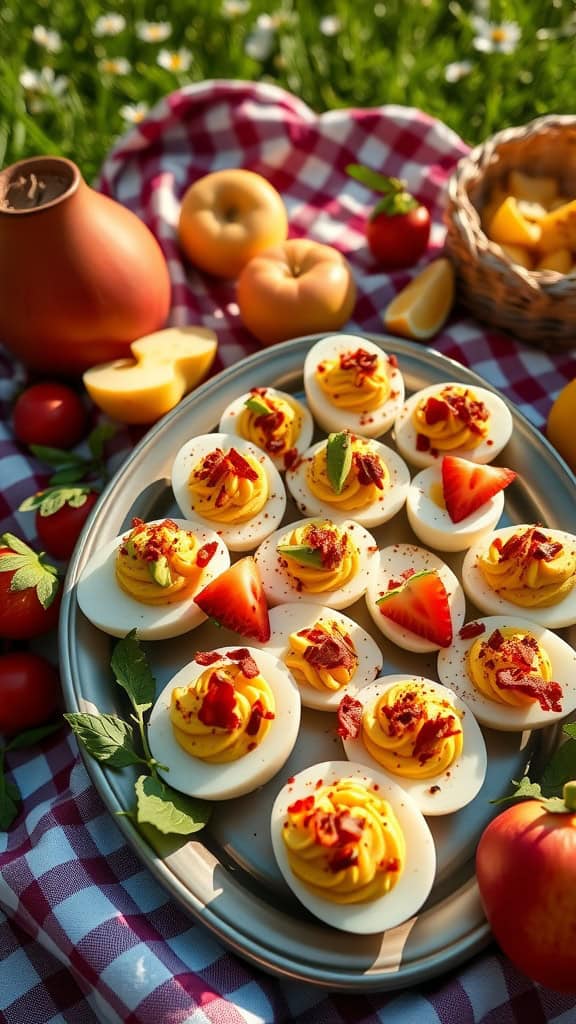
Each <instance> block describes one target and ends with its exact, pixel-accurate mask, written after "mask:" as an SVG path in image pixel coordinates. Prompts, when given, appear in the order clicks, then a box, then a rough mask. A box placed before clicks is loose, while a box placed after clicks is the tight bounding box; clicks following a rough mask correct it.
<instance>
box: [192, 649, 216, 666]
mask: <svg viewBox="0 0 576 1024" xmlns="http://www.w3.org/2000/svg"><path fill="white" fill-rule="evenodd" d="M221 660H222V655H221V654H218V651H197V652H196V654H195V655H194V661H195V662H197V664H198V665H214V663H215V662H216V661H221Z"/></svg>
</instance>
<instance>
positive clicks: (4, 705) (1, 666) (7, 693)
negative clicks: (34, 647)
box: [0, 651, 60, 736]
mask: <svg viewBox="0 0 576 1024" xmlns="http://www.w3.org/2000/svg"><path fill="white" fill-rule="evenodd" d="M59 704H60V677H59V675H58V672H57V671H56V669H55V668H54V666H53V665H51V664H50V662H49V661H47V660H46V658H44V657H42V655H40V654H33V653H32V652H31V651H14V652H13V653H11V654H1V655H0V733H3V734H4V735H5V736H13V735H15V733H18V732H23V731H24V729H33V728H34V727H35V726H37V725H43V724H44V722H46V721H47V720H48V719H49V718H50V717H51V716H52V715H53V714H54V712H55V711H56V709H57V708H58V706H59Z"/></svg>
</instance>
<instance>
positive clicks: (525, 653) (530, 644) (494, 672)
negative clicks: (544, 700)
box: [466, 626, 561, 707]
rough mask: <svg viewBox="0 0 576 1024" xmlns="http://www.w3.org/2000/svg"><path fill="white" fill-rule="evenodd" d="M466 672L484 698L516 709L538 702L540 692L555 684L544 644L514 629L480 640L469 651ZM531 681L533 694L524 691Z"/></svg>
mask: <svg viewBox="0 0 576 1024" xmlns="http://www.w3.org/2000/svg"><path fill="white" fill-rule="evenodd" d="M466 670H467V672H468V675H469V677H470V679H471V681H472V683H473V684H474V686H475V687H476V689H477V690H478V691H479V692H480V693H482V694H483V695H484V697H487V698H488V699H489V700H493V701H496V702H497V703H498V704H508V705H511V706H512V707H527V706H530V705H531V704H534V703H535V702H538V700H539V695H540V697H541V693H540V691H541V690H542V689H543V688H544V689H545V688H546V686H547V684H549V683H551V682H552V665H551V662H550V658H549V657H548V653H547V651H546V650H545V649H544V647H542V644H540V643H539V642H538V640H537V639H536V637H535V636H534V635H533V634H532V633H530V632H529V631H528V630H524V629H516V628H515V627H511V626H506V627H503V628H502V629H497V630H494V632H493V633H491V634H490V636H488V637H478V638H477V639H476V640H475V641H474V643H473V644H472V646H471V647H470V649H469V651H468V654H467V658H466ZM531 680H532V692H531V688H530V685H528V686H525V688H524V689H521V688H520V687H521V686H522V685H523V684H525V683H528V684H530V681H531ZM534 681H535V682H536V686H534ZM554 685H556V686H557V684H553V686H554ZM560 696H561V694H560Z"/></svg>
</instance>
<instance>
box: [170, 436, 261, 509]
mask: <svg viewBox="0 0 576 1024" xmlns="http://www.w3.org/2000/svg"><path fill="white" fill-rule="evenodd" d="M188 488H189V491H190V498H191V501H192V506H193V508H194V511H195V512H197V513H198V515H200V516H202V518H203V519H208V520H210V521H213V522H217V523H245V522H246V521H247V520H249V519H252V518H253V517H254V516H255V515H257V514H258V512H260V511H261V509H263V507H264V505H265V504H266V501H267V500H268V490H269V488H268V477H267V475H266V472H265V470H264V468H263V467H262V465H261V464H260V463H259V462H258V461H257V460H256V459H254V458H252V456H251V455H241V454H240V453H239V452H237V451H236V449H235V448H231V449H230V451H228V452H223V451H222V450H221V449H219V448H217V449H215V450H214V451H213V452H210V453H209V454H208V455H206V456H205V457H204V458H203V459H202V460H201V462H199V463H198V465H196V466H195V467H194V469H193V470H192V472H191V474H190V477H189V480H188Z"/></svg>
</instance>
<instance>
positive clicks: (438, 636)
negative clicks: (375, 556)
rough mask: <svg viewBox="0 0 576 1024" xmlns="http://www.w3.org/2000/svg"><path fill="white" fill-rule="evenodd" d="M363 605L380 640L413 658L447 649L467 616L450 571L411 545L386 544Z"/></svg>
mask: <svg viewBox="0 0 576 1024" xmlns="http://www.w3.org/2000/svg"><path fill="white" fill-rule="evenodd" d="M366 604H367V606H368V611H369V612H370V615H371V616H372V619H373V620H374V622H375V623H376V625H377V626H378V629H379V630H380V631H381V632H382V633H383V634H384V636H386V637H388V639H389V640H391V641H392V642H393V643H395V644H397V645H398V647H403V648H404V650H406V651H414V652H415V653H417V654H421V653H425V652H427V651H436V650H438V648H439V647H448V646H449V645H450V644H451V642H452V638H453V636H454V635H455V634H456V633H457V632H458V630H459V629H460V627H461V626H462V623H463V622H464V616H465V614H466V599H465V597H464V591H463V589H462V586H461V585H460V582H459V580H458V578H457V577H456V576H455V574H454V573H453V572H452V570H451V568H450V567H449V566H448V565H446V563H445V562H443V561H442V559H441V558H439V557H438V556H437V555H435V554H433V553H432V552H431V551H427V550H426V549H425V548H421V547H418V546H417V545H416V544H391V545H390V546H389V547H386V548H383V549H382V550H381V551H380V552H379V565H378V568H377V570H376V572H375V573H373V574H372V575H371V576H370V579H369V581H368V587H367V590H366Z"/></svg>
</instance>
